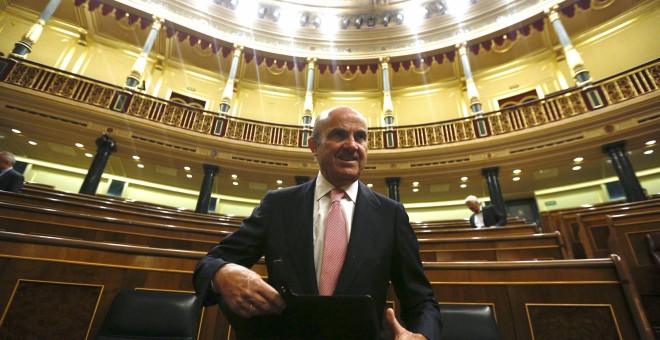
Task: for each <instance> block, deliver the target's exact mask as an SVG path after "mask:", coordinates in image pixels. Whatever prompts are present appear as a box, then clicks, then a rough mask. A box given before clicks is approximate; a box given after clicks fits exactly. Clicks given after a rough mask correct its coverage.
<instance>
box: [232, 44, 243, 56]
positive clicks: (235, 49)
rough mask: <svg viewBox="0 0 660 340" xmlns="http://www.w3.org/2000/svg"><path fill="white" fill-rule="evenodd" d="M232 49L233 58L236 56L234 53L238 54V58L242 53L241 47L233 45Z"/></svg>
mask: <svg viewBox="0 0 660 340" xmlns="http://www.w3.org/2000/svg"><path fill="white" fill-rule="evenodd" d="M233 48H234V56H236V53H238V55H239V56H240V55H241V53H243V45H239V44H234V46H233Z"/></svg>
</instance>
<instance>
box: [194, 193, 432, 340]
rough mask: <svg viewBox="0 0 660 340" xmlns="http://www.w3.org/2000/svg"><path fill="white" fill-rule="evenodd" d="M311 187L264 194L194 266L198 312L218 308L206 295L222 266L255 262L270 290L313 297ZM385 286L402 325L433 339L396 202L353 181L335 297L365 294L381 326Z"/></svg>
mask: <svg viewBox="0 0 660 340" xmlns="http://www.w3.org/2000/svg"><path fill="white" fill-rule="evenodd" d="M315 185H316V180H313V181H309V182H307V183H304V184H301V185H299V186H295V187H290V188H285V189H280V190H276V191H269V192H268V193H267V194H266V195H265V197H264V198H263V199H262V201H261V204H260V205H259V206H258V207H257V208H255V209H254V211H253V212H252V214H251V215H250V216H249V217H248V218H246V219H245V220H244V221H243V223H242V226H241V228H240V229H239V230H237V231H236V232H234V233H232V234H231V235H229V236H227V237H226V238H225V239H223V240H222V241H221V242H220V243H219V245H217V246H216V247H214V248H213V249H212V250H211V251H210V252H209V253H208V254H207V256H206V257H204V258H202V259H201V260H200V261H199V263H198V264H197V266H196V268H195V273H194V276H193V283H194V286H195V290H196V292H197V294H198V297H199V298H200V299H201V300H202V301H203V304H204V305H212V304H215V303H221V299H220V296H219V295H218V294H214V292H213V291H212V290H211V289H210V281H211V278H212V277H213V275H214V274H215V272H216V271H217V270H218V268H220V267H221V266H222V265H224V264H225V263H237V264H240V265H243V266H245V267H248V268H250V267H252V266H253V265H254V264H255V263H256V262H257V261H258V260H259V259H260V258H261V257H262V255H264V256H265V261H266V266H267V269H268V283H269V284H270V285H271V286H273V287H276V288H279V287H282V286H286V287H288V288H289V289H290V290H291V291H293V292H295V293H297V294H311V295H318V285H317V282H316V272H315V268H314V251H313V249H314V247H313V236H312V232H313V231H312V229H313V228H312V225H313V208H314V187H315ZM390 281H391V283H392V285H393V287H394V289H395V292H396V294H397V297H398V299H399V301H400V311H401V314H400V315H401V318H402V321H403V323H404V326H405V327H406V328H407V329H408V330H410V331H412V332H416V333H422V334H424V335H425V336H426V337H427V338H429V339H438V338H439V337H440V329H441V322H440V312H439V307H438V304H437V302H436V301H435V299H434V298H433V291H432V288H431V286H430V284H429V281H428V280H427V278H426V277H425V275H424V270H423V267H422V263H421V261H420V258H419V245H418V242H417V239H416V237H415V234H414V232H413V230H412V228H411V226H410V223H409V220H408V215H407V213H406V212H405V210H404V208H403V205H402V204H401V203H399V202H396V201H394V200H392V199H389V198H387V197H385V196H383V195H380V194H378V193H376V192H373V191H371V189H369V188H368V187H367V186H366V185H364V184H363V183H361V182H360V183H359V189H358V195H357V199H356V206H355V212H354V214H353V222H352V228H351V235H350V241H349V244H348V249H347V253H346V260H345V262H344V267H343V269H342V271H341V273H340V276H339V281H338V283H337V288H336V290H335V293H334V294H335V295H363V294H367V295H370V296H371V297H373V298H374V300H375V302H376V309H377V311H378V313H379V315H378V317H379V320H382V318H383V312H384V309H385V300H386V294H387V290H388V285H389V282H390ZM221 306H222V303H221ZM226 314H227V313H226ZM310 317H311V316H310ZM347 317H350V315H347ZM228 318H231V316H229V315H228ZM381 333H382V332H381Z"/></svg>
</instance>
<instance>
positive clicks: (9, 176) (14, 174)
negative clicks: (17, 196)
mask: <svg viewBox="0 0 660 340" xmlns="http://www.w3.org/2000/svg"><path fill="white" fill-rule="evenodd" d="M24 181H25V180H24V178H23V174H21V173H20V172H18V171H16V170H14V169H11V170H9V171H7V172H5V173H4V174H2V175H0V190H4V191H13V192H21V191H22V190H23V182H24Z"/></svg>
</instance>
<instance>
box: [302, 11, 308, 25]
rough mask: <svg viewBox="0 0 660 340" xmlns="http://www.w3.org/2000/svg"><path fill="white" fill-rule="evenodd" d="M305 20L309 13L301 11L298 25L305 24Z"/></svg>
mask: <svg viewBox="0 0 660 340" xmlns="http://www.w3.org/2000/svg"><path fill="white" fill-rule="evenodd" d="M307 20H309V14H307V13H303V14H301V15H300V26H305V25H307Z"/></svg>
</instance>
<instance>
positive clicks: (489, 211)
mask: <svg viewBox="0 0 660 340" xmlns="http://www.w3.org/2000/svg"><path fill="white" fill-rule="evenodd" d="M465 205H466V206H467V207H468V208H469V209H470V210H472V212H473V213H474V214H472V216H470V226H471V227H472V228H484V227H500V226H504V225H506V215H504V214H502V213H501V212H500V211H499V210H497V208H495V206H494V205H489V206H486V207H482V206H481V203H479V199H478V198H477V196H474V195H470V196H468V197H467V198H466V199H465Z"/></svg>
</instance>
